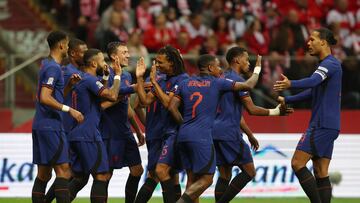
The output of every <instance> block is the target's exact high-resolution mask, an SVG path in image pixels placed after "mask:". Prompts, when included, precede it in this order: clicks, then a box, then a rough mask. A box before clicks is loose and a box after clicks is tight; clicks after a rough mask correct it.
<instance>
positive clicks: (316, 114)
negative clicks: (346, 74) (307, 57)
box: [310, 55, 342, 130]
mask: <svg viewBox="0 0 360 203" xmlns="http://www.w3.org/2000/svg"><path fill="white" fill-rule="evenodd" d="M315 73H317V74H319V75H320V76H321V77H322V80H323V81H322V82H321V83H320V84H319V85H318V86H316V87H313V88H312V90H311V94H312V105H311V106H312V110H311V111H312V114H311V119H310V127H323V128H330V129H336V130H340V108H341V84H342V68H341V63H340V62H339V61H338V60H337V59H336V58H335V57H334V56H333V55H329V56H327V57H326V58H325V59H324V60H322V61H321V62H320V64H319V67H318V68H317V70H316V71H315Z"/></svg>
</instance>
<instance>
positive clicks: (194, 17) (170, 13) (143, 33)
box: [38, 0, 360, 108]
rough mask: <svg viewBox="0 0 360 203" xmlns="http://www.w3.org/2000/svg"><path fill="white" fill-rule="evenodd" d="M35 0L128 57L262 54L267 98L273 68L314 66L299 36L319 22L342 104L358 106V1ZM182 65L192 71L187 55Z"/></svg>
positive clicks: (293, 71)
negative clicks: (334, 61)
mask: <svg viewBox="0 0 360 203" xmlns="http://www.w3.org/2000/svg"><path fill="white" fill-rule="evenodd" d="M38 1H39V3H40V5H42V9H43V11H45V12H49V13H51V14H52V15H53V16H54V18H55V19H56V20H57V22H58V24H60V25H61V26H62V27H64V28H68V29H70V31H72V32H73V33H74V35H75V36H76V37H78V38H80V39H82V40H84V41H86V42H87V43H88V44H89V46H91V47H97V48H100V49H101V50H105V46H106V44H108V42H111V41H117V40H118V41H122V42H127V43H128V46H129V50H130V54H132V55H136V56H147V55H148V53H155V52H156V51H157V50H158V49H159V48H160V47H162V46H164V45H165V44H172V45H173V46H175V47H177V48H178V49H179V50H180V51H181V53H182V54H184V55H187V54H189V55H192V56H194V55H195V56H197V55H199V54H205V53H210V54H216V55H220V56H222V55H224V53H225V52H226V50H227V49H228V48H229V47H231V46H234V45H238V46H242V47H246V48H247V49H248V51H249V52H250V53H252V54H254V55H256V54H260V55H264V56H268V57H266V59H265V60H264V65H263V67H264V72H263V74H262V79H261V83H260V84H259V85H258V90H259V92H258V93H260V94H263V95H265V96H268V97H269V98H275V97H276V96H277V95H276V94H277V93H275V92H274V91H272V85H273V84H274V82H275V81H276V80H278V79H279V77H280V74H281V73H283V74H285V75H287V76H288V77H289V78H290V79H299V78H303V77H305V76H309V75H310V74H311V73H312V72H313V71H314V68H315V67H316V63H317V61H316V59H315V58H313V57H310V56H309V55H308V54H307V53H306V41H307V38H308V36H309V33H310V31H311V30H312V29H313V28H316V27H319V26H326V27H328V28H330V29H331V30H332V31H333V32H334V33H335V34H336V36H337V38H338V40H339V43H338V44H337V45H336V46H335V47H333V53H334V55H335V56H336V57H337V58H338V59H340V60H341V61H342V63H343V69H344V70H343V72H344V79H343V84H342V85H343V91H342V94H343V95H342V98H343V108H360V68H359V59H360V57H359V53H360V1H359V0H286V1H284V0H232V1H229V0H79V1H70V0H54V1H48V0H38ZM187 68H188V72H189V73H190V74H194V73H196V68H194V66H193V63H192V60H187ZM285 94H286V92H285ZM256 98H260V99H256V102H257V103H258V104H259V105H264V106H267V105H269V104H268V103H267V102H266V100H264V99H261V98H262V97H256ZM301 105H303V107H306V104H301Z"/></svg>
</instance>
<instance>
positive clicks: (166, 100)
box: [150, 61, 174, 108]
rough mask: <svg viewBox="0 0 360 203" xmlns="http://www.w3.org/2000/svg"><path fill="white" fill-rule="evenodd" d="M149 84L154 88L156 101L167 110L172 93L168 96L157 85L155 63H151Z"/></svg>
mask: <svg viewBox="0 0 360 203" xmlns="http://www.w3.org/2000/svg"><path fill="white" fill-rule="evenodd" d="M150 82H151V84H152V85H153V87H154V90H155V94H156V95H157V97H158V99H159V100H160V102H161V103H162V105H163V106H164V107H165V108H168V106H169V103H170V100H171V98H172V97H173V96H174V93H173V92H170V93H169V94H166V93H165V92H164V91H163V90H162V88H161V87H160V85H159V83H158V82H157V81H156V65H155V61H154V62H153V65H152V66H151V72H150Z"/></svg>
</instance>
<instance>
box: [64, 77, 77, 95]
mask: <svg viewBox="0 0 360 203" xmlns="http://www.w3.org/2000/svg"><path fill="white" fill-rule="evenodd" d="M80 80H81V76H80V75H79V74H72V75H71V77H70V79H69V82H68V83H67V84H66V86H65V88H64V97H66V96H67V95H68V94H69V92H70V91H71V89H72V87H73V86H74V85H75V84H76V83H77V82H79V81H80Z"/></svg>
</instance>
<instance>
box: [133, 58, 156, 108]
mask: <svg viewBox="0 0 360 203" xmlns="http://www.w3.org/2000/svg"><path fill="white" fill-rule="evenodd" d="M145 71H146V65H145V62H144V58H143V57H140V59H139V60H138V62H137V65H136V79H137V93H138V96H139V99H140V102H141V104H143V105H145V106H147V105H149V104H151V103H153V102H154V101H155V99H156V98H155V96H154V95H153V94H152V93H151V92H149V93H146V92H145V89H144V74H145Z"/></svg>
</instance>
